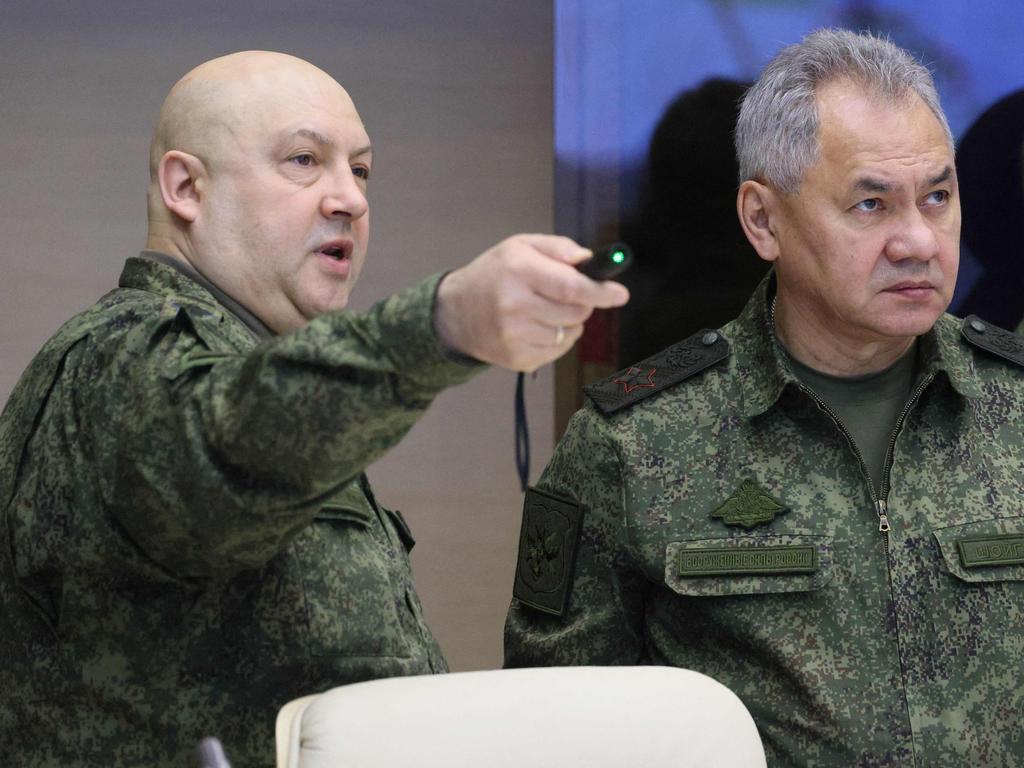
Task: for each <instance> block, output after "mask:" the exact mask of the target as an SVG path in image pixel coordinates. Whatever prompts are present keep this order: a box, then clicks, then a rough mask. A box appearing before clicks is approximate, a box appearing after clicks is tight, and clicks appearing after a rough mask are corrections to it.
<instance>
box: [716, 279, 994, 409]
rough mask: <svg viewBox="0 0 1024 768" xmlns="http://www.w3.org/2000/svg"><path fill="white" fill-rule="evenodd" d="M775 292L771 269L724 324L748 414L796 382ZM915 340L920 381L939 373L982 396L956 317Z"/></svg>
mask: <svg viewBox="0 0 1024 768" xmlns="http://www.w3.org/2000/svg"><path fill="white" fill-rule="evenodd" d="M775 291H776V277H775V270H774V269H772V270H769V272H768V274H767V275H766V276H765V278H764V279H763V280H762V281H761V283H760V284H759V285H758V286H757V289H756V290H755V291H754V294H753V296H751V297H750V300H749V301H748V302H747V305H746V306H745V307H744V308H743V311H742V312H741V313H740V315H739V316H738V317H737V318H736V319H735V320H733V321H732V322H731V323H729V324H728V325H727V326H726V327H725V328H724V329H723V332H724V334H725V336H726V338H727V339H729V343H730V345H731V346H732V350H733V355H734V360H735V361H736V366H737V374H738V377H739V382H740V384H739V386H740V396H741V407H742V411H743V414H744V416H745V417H746V418H753V417H755V416H759V415H760V414H762V413H764V412H765V411H767V410H768V409H769V408H770V407H772V406H773V405H774V404H775V403H776V402H777V401H778V399H779V397H780V396H781V395H782V392H783V391H784V390H785V389H786V387H787V386H790V385H792V386H796V385H797V384H798V383H799V382H798V380H797V377H796V375H795V374H794V373H793V371H792V369H791V368H790V366H789V364H788V361H787V360H786V354H785V352H783V350H782V347H781V346H780V344H779V342H778V339H777V338H776V337H775V329H774V328H773V327H772V324H771V309H770V308H771V302H772V299H774V298H775ZM918 342H919V344H920V350H919V353H918V354H919V360H920V361H921V365H920V370H919V372H918V377H919V380H920V379H923V378H924V377H928V376H930V377H933V378H937V377H939V376H940V375H942V376H945V377H946V378H947V379H948V380H949V382H950V384H951V385H952V387H953V389H954V390H955V391H956V392H957V393H958V394H960V395H961V396H963V397H967V398H977V397H980V396H981V394H982V390H981V382H980V381H979V379H978V376H977V374H976V372H975V368H974V358H973V355H972V354H971V351H970V349H969V348H968V347H967V345H966V344H965V343H964V342H963V341H962V339H961V337H960V324H959V321H958V320H957V319H956V318H955V317H953V316H952V315H945V314H944V315H942V316H941V317H940V318H939V319H938V321H937V322H936V323H935V325H934V326H933V327H932V329H931V330H930V331H928V332H927V333H925V334H924V335H922V336H920V337H918Z"/></svg>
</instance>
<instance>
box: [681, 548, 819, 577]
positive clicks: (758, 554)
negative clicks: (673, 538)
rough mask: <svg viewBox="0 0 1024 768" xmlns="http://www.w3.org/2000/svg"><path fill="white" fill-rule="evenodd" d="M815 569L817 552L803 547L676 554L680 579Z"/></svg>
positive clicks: (699, 551)
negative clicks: (681, 577) (683, 577)
mask: <svg viewBox="0 0 1024 768" xmlns="http://www.w3.org/2000/svg"><path fill="white" fill-rule="evenodd" d="M817 570H818V554H817V551H816V550H815V548H814V547H813V546H805V545H790V546H774V547H716V548H713V549H684V550H682V551H681V552H680V553H679V575H680V576H721V575H723V574H730V575H736V576H739V575H744V574H747V575H774V574H786V573H814V572H815V571H817Z"/></svg>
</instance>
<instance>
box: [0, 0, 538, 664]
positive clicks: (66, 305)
mask: <svg viewBox="0 0 1024 768" xmlns="http://www.w3.org/2000/svg"><path fill="white" fill-rule="evenodd" d="M171 7H173V9H174V10H169V8H171ZM211 7H215V8H216V10H214V11H211V10H209V8H211ZM551 20H552V11H551V2H550V0H525V1H523V0H521V1H520V2H515V3H510V2H506V1H505V0H424V1H422V2H420V1H416V2H414V1H413V0H372V1H371V0H363V2H345V1H343V0H330V1H327V0H316V1H314V0H292V1H290V2H254V0H228V1H227V2H217V3H214V2H205V1H204V2H199V1H198V0H187V1H186V2H176V3H160V4H158V3H152V2H128V0H120V1H117V2H115V1H114V0H103V1H99V0H89V2H81V3H72V2H57V0H3V3H2V4H0V114H2V118H0V157H2V158H3V160H2V165H0V244H2V245H0V247H2V256H0V401H3V400H6V397H7V395H8V393H9V392H10V390H11V388H12V387H13V386H14V383H15V381H16V380H17V377H18V375H19V374H20V372H21V370H22V369H23V368H24V367H25V365H27V363H28V361H29V360H30V359H31V356H32V354H33V353H34V352H35V350H36V349H38V347H39V346H40V345H41V344H42V343H43V342H44V341H45V339H46V338H47V337H48V336H49V335H50V334H51V333H52V332H53V331H54V330H55V329H56V328H57V327H58V326H59V324H60V323H61V322H62V321H63V320H64V319H66V318H67V317H68V316H70V315H71V314H72V313H74V312H75V311H77V310H79V309H81V308H84V307H85V306H87V305H89V304H90V303H92V301H93V300H95V299H96V298H97V297H98V296H99V295H101V294H102V293H103V292H104V291H106V290H107V289H109V288H110V287H112V286H113V285H114V283H115V282H116V279H117V274H118V272H119V269H120V266H121V263H122V262H123V260H124V259H125V258H126V257H127V256H129V255H132V254H134V253H135V252H137V251H138V250H139V249H140V248H141V247H142V244H143V240H144V236H145V204H144V195H145V189H146V183H147V174H146V151H147V144H148V140H149V133H150V130H151V128H152V123H153V120H154V117H155V115H156V113H157V110H158V109H159V106H160V103H161V101H162V99H163V96H164V94H165V93H166V91H167V89H168V88H169V87H170V86H171V84H173V82H174V81H175V80H176V79H177V78H178V77H179V76H180V75H181V74H183V73H184V72H185V71H187V70H188V69H189V68H191V67H192V66H194V65H195V64H197V63H199V62H200V61H203V60H205V59H208V58H211V57H213V56H217V55H220V54H223V53H227V52H229V51H233V50H240V49H246V48H266V49H272V50H280V51H285V52H288V53H293V54H295V55H298V56H301V57H303V58H306V59H309V60H310V61H312V62H314V63H315V64H317V65H318V66H320V67H322V68H323V69H325V70H327V71H328V72H330V73H332V74H334V75H335V76H336V77H337V78H338V80H339V81H340V82H341V83H342V84H343V85H345V86H346V87H347V88H348V89H349V91H350V92H351V94H352V96H353V98H354V99H355V101H356V104H357V105H358V107H359V109H360V112H361V114H362V116H363V119H364V121H365V122H366V125H367V128H368V130H369V132H370V136H371V138H372V140H373V143H374V155H375V157H374V179H373V182H372V192H371V207H372V210H373V235H372V237H371V248H370V260H369V263H368V266H367V269H366V271H365V273H364V276H363V278H362V282H361V283H360V286H359V288H358V290H357V292H356V297H355V306H356V308H364V307H366V306H367V305H368V304H369V303H370V302H371V301H373V300H375V299H378V298H381V297H383V296H385V295H387V294H388V293H389V292H391V291H393V290H395V289H397V288H399V287H401V286H403V285H405V284H407V283H409V282H411V281H412V280H414V279H415V278H417V277H420V276H424V275H426V274H429V273H431V272H433V271H436V270H441V269H447V268H451V267H455V266H457V265H458V264H460V263H461V262H463V261H465V260H468V258H470V257H471V256H472V255H474V254H476V253H477V252H479V251H480V250H482V249H483V248H486V247H487V246H488V245H490V244H492V243H493V242H495V241H497V240H499V239H500V238H502V237H504V236H506V235H508V234H511V233H513V232H517V231H523V230H532V231H550V229H551V226H552V219H553V215H552V165H553V163H552V148H551V136H552V52H551V45H552V29H551V24H552V21H551ZM514 384H515V380H514V376H513V375H512V374H511V373H507V372H504V371H490V372H488V373H486V374H484V375H483V376H481V377H479V378H478V379H477V380H475V381H473V382H471V383H470V384H468V385H466V386H463V387H461V388H459V389H457V390H452V391H449V392H447V393H445V394H444V395H442V396H441V397H440V398H439V399H438V401H437V403H436V404H435V405H434V407H433V409H432V410H431V411H430V413H428V415H427V416H426V417H425V418H424V419H423V420H422V422H421V423H420V424H418V425H417V426H416V427H415V428H414V430H413V431H412V433H411V434H410V435H409V436H408V437H407V438H406V440H405V441H404V442H403V443H402V444H401V445H400V446H399V447H398V448H397V449H395V450H394V451H392V452H391V453H390V454H389V455H388V456H387V457H385V458H384V459H383V460H382V461H380V462H378V463H377V464H375V465H374V466H372V467H371V468H370V470H369V474H370V478H371V480H372V481H373V482H374V485H375V487H376V488H377V492H378V495H379V496H380V497H381V499H382V500H383V501H384V503H386V504H388V505H390V506H395V507H398V508H399V509H401V510H402V511H403V512H404V513H405V514H406V516H407V518H408V519H409V521H410V524H411V525H412V527H413V530H414V533H415V534H416V536H417V538H418V541H419V544H418V546H417V548H416V550H415V552H414V558H413V561H414V565H415V568H416V575H417V581H418V584H419V586H420V592H421V595H422V597H423V601H424V603H425V607H426V611H427V615H428V619H429V620H430V622H431V624H432V626H433V627H434V629H435V631H436V633H437V635H438V637H439V639H440V641H441V643H442V645H443V647H444V648H445V651H446V652H447V654H448V657H449V660H450V661H451V663H452V666H453V667H454V668H456V669H475V668H486V667H493V666H497V665H499V664H500V659H501V623H502V620H503V618H504V613H505V608H506V606H507V603H508V598H509V595H510V592H511V584H512V573H513V569H514V566H515V544H516V538H517V536H518V526H519V512H520V506H521V497H520V494H519V491H518V487H517V481H516V476H515V472H514V465H513V428H512V427H513V425H512V395H513V391H514ZM551 390H552V378H551V370H550V367H549V368H548V369H546V370H544V371H542V372H541V373H540V375H539V376H538V377H537V379H536V380H534V381H531V382H530V383H529V387H528V391H529V399H528V403H529V412H530V417H531V423H530V426H531V433H532V436H533V441H534V443H533V449H534V472H533V477H534V478H535V477H536V475H537V473H538V471H539V469H540V467H542V466H543V464H544V463H546V461H547V459H548V457H549V456H550V452H551V438H550V435H551V431H552V429H551V419H552V413H551V411H552V404H551V403H552V397H551ZM341 407H344V406H343V404H342V405H341Z"/></svg>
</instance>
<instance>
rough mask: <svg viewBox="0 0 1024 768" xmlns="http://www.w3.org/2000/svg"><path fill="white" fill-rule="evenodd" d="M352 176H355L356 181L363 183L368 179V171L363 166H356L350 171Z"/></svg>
mask: <svg viewBox="0 0 1024 768" xmlns="http://www.w3.org/2000/svg"><path fill="white" fill-rule="evenodd" d="M352 175H353V176H355V177H356V178H357V179H362V180H363V181H366V180H367V179H369V178H370V169H369V168H367V167H366V166H365V165H357V166H356V167H355V168H353V169H352Z"/></svg>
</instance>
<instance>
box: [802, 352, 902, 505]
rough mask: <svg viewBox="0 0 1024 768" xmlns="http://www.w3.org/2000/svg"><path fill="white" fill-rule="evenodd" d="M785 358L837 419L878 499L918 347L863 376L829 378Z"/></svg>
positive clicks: (804, 383) (827, 375)
mask: <svg viewBox="0 0 1024 768" xmlns="http://www.w3.org/2000/svg"><path fill="white" fill-rule="evenodd" d="M786 357H787V358H788V360H789V363H790V365H791V366H792V369H793V373H794V374H795V375H796V377H797V378H798V379H799V380H800V382H801V383H802V384H803V385H804V386H806V387H808V388H809V389H811V390H812V391H813V392H814V393H815V394H816V395H817V396H818V397H819V398H821V399H822V400H823V401H824V402H825V403H827V404H828V406H829V407H830V408H831V409H832V410H833V411H835V412H836V414H837V415H838V416H839V420H840V421H841V422H842V424H843V426H845V427H846V429H847V431H848V432H849V433H850V435H851V437H852V438H853V442H854V444H855V445H856V446H857V450H859V451H860V454H861V457H862V458H863V460H864V464H865V465H866V466H867V469H868V473H869V474H870V475H871V483H872V485H874V487H875V493H876V494H878V495H879V496H881V493H882V475H883V474H884V468H885V456H886V453H887V452H888V449H889V443H890V442H891V440H892V435H893V430H894V429H895V427H896V421H897V419H899V416H900V412H901V411H902V410H903V407H904V406H905V405H906V403H907V400H908V398H909V397H910V391H911V389H912V387H913V385H914V374H915V372H916V370H917V344H916V343H915V344H914V346H913V347H911V348H910V350H909V351H908V352H907V353H906V354H905V355H903V357H901V358H900V359H899V360H897V361H896V362H895V363H893V364H892V365H891V366H889V367H888V368H886V369H885V370H883V371H878V372H877V373H869V374H867V375H866V376H849V377H844V376H832V375H830V374H827V373H822V372H821V371H817V370H815V369H813V368H810V367H808V366H806V365H804V364H803V363H801V362H800V361H799V360H797V359H796V358H794V357H793V356H792V355H791V354H789V352H788V351H787V352H786Z"/></svg>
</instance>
